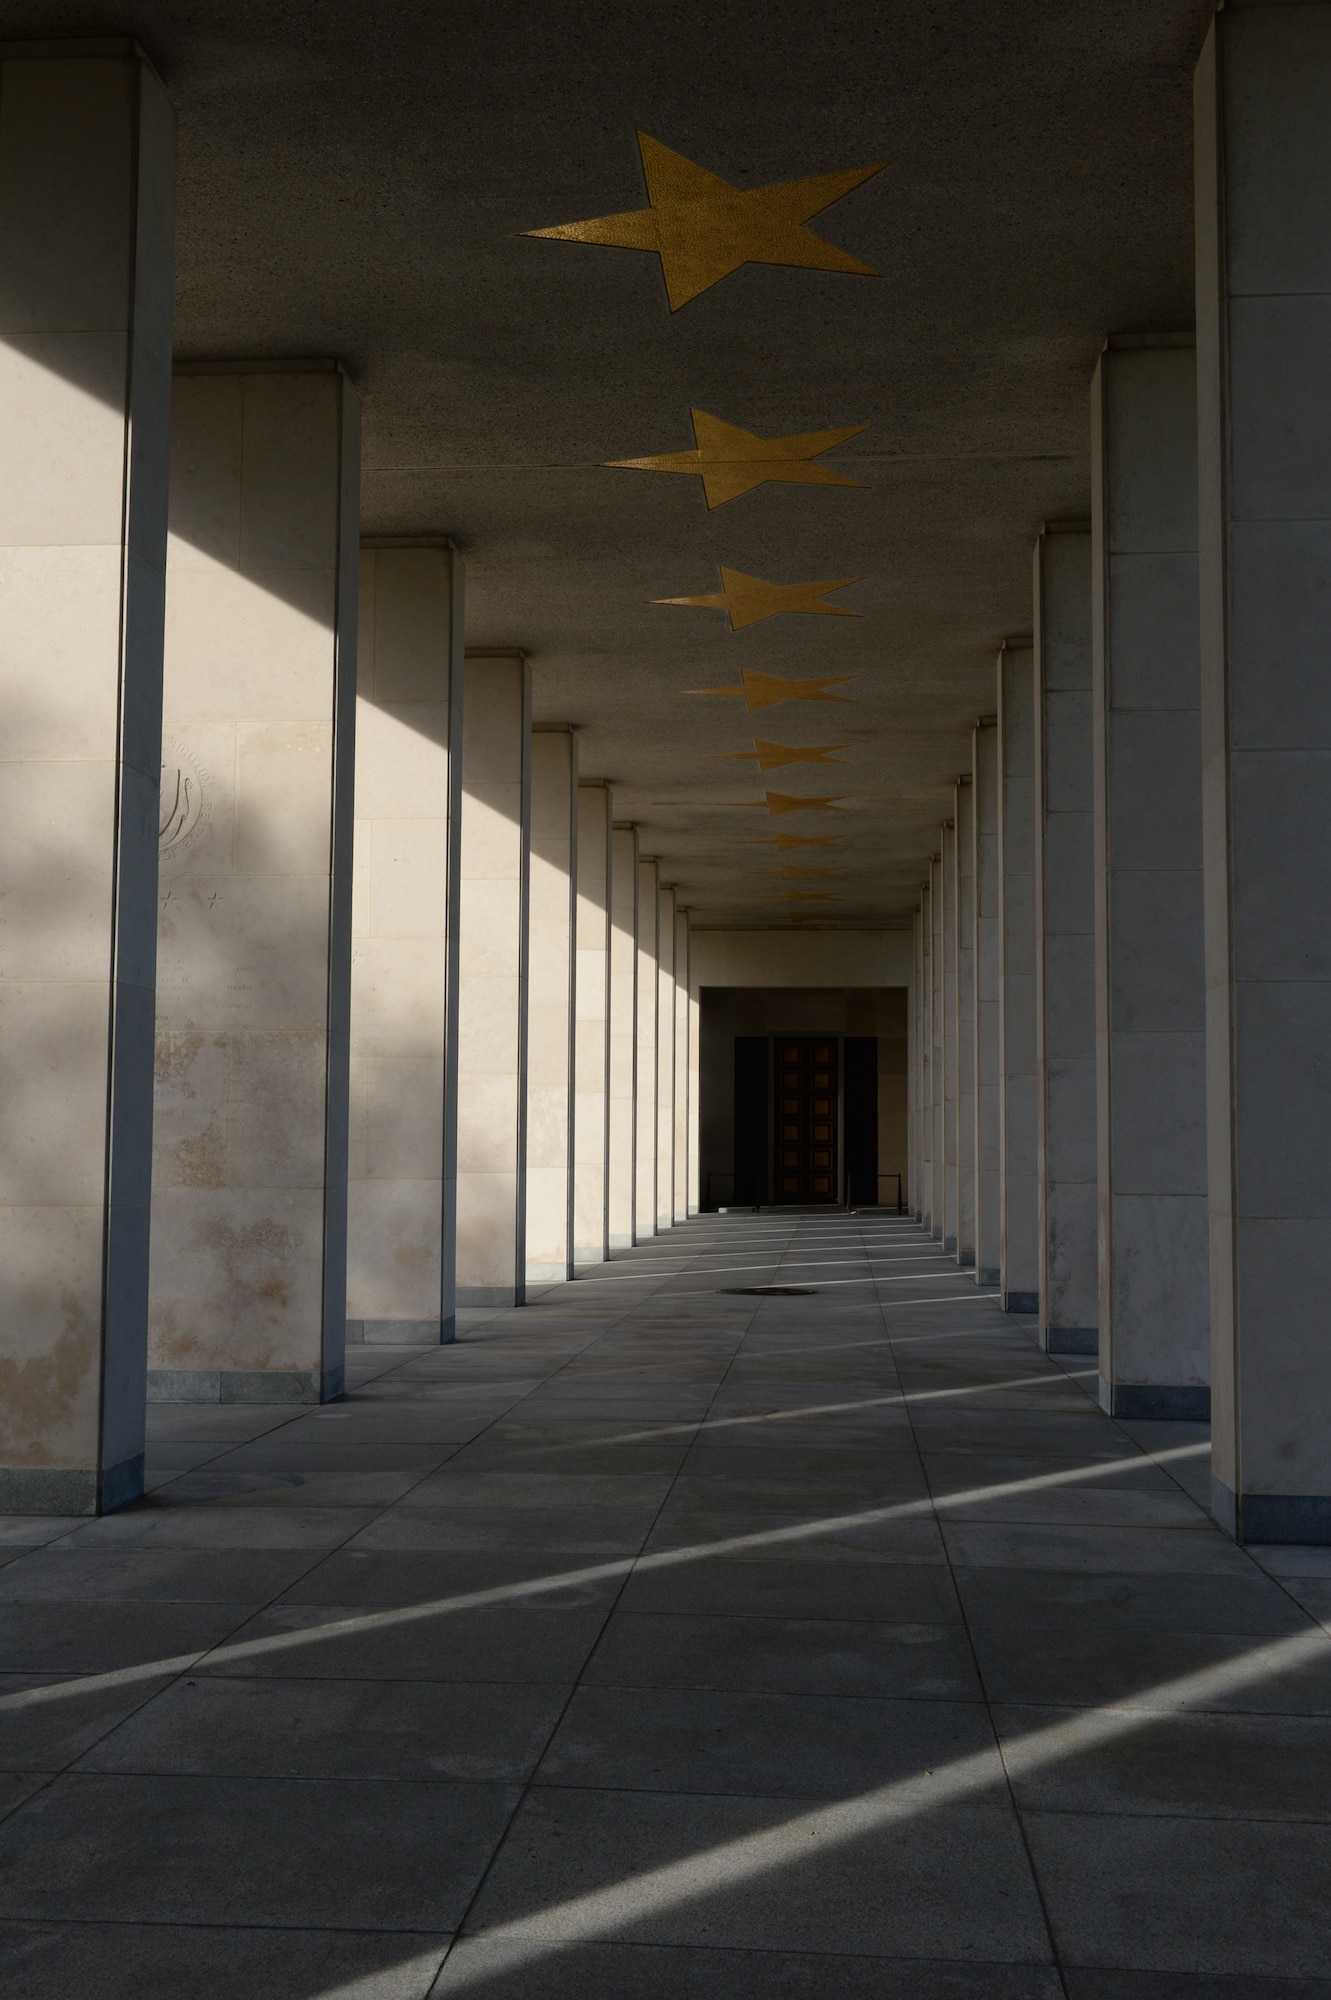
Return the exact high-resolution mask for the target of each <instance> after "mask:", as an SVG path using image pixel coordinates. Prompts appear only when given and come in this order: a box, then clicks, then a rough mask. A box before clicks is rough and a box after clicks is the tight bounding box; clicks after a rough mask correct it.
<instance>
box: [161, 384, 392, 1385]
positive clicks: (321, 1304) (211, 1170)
mask: <svg viewBox="0 0 1331 2000" xmlns="http://www.w3.org/2000/svg"><path fill="white" fill-rule="evenodd" d="M359 473H360V437H359V406H358V402H357V398H356V395H355V392H354V391H353V390H352V388H351V386H350V384H349V383H348V381H347V379H346V377H345V376H344V374H343V373H342V371H341V369H340V368H339V367H338V366H337V364H336V363H334V362H326V363H325V362H317V361H316V362H290V363H288V362H254V363H244V364H237V365H232V364H230V363H197V364H190V365H188V366H186V367H184V368H181V369H179V370H177V377H176V388H175V395H174V399H173V409H172V448H171V547H170V557H169V572H168V578H167V600H166V678H165V699H164V710H163V748H162V769H163V814H162V820H163V825H162V856H161V894H160V915H159V924H158V988H157V1094H156V1129H155V1133H154V1149H153V1151H154V1162H153V1221H152V1230H153V1244H152V1249H153V1255H152V1285H151V1305H150V1334H149V1369H150V1372H149V1395H150V1397H152V1398H153V1399H155V1400H157V1401H177V1400H182V1399H183V1400H186V1401H189V1402H209V1401H221V1402H247V1403H252V1402H298V1403H300V1402H321V1401H326V1400H328V1399H329V1398H331V1397H336V1396H340V1395H341V1394H342V1385H343V1363H344V1358H345V1355H344V1349H345V1339H346V1270H347V1148H348V1118H349V1105H348V1091H349V1065H350V1009H351V849H352V835H353V820H352V814H353V797H354V790H353V781H354V758H355V723H356V699H355V696H356V586H357V570H358V567H359V561H360V547H359V537H360V522H359V497H358V496H359Z"/></svg>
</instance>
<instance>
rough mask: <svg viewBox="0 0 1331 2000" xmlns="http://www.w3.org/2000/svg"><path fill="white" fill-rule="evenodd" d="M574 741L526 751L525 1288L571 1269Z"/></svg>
mask: <svg viewBox="0 0 1331 2000" xmlns="http://www.w3.org/2000/svg"><path fill="white" fill-rule="evenodd" d="M577 810H578V741H577V737H576V736H575V735H574V734H573V732H572V730H570V729H541V730H538V731H536V733H535V734H534V736H533V738H532V746H531V879H530V888H529V893H528V906H527V981H528V989H529V992H530V995H531V1005H530V1008H529V1012H528V1021H527V1064H526V1076H525V1087H526V1098H527V1102H526V1120H525V1123H526V1176H527V1186H526V1275H527V1280H528V1282H530V1283H532V1284H542V1283H543V1284H550V1283H553V1282H556V1281H558V1280H562V1279H565V1278H568V1277H569V1276H570V1275H571V1273H572V1269H573V1240H572V1227H573V1181H572V1169H573V1032H574V1019H573V1005H574V1002H573V992H574V976H575V972H576V961H577V944H576V934H575V929H574V926H575V920H576V897H575V870H576V866H577V833H578V822H577Z"/></svg>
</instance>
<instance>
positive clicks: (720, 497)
mask: <svg viewBox="0 0 1331 2000" xmlns="http://www.w3.org/2000/svg"><path fill="white" fill-rule="evenodd" d="M689 415H690V416H691V417H692V418H693V438H694V443H695V444H696V446H697V450H696V451H671V452H663V453H662V454H660V455H659V456H658V457H656V458H608V459H606V460H605V464H606V465H607V466H613V467H616V468H623V469H624V470H627V471H632V472H691V473H693V474H694V476H695V477H696V478H700V479H701V480H702V490H703V494H704V496H705V498H706V501H707V505H708V507H709V508H711V507H721V506H724V504H725V502H726V501H727V500H738V499H739V497H740V495H741V494H743V493H751V492H752V491H753V489H754V487H755V486H765V485H767V484H768V483H769V482H770V481H781V482H784V483H785V484H786V485H790V486H863V484H864V481H863V480H862V479H849V478H847V476H846V474H845V473H844V472H838V471H837V469H836V468H835V466H831V465H815V464H814V462H813V461H814V460H815V459H816V458H817V456H818V454H819V452H823V451H830V450H831V449H832V446H833V445H834V444H844V443H845V442H846V439H847V438H853V437H858V436H859V434H860V432H861V431H867V430H868V428H869V426H868V425H867V424H853V425H852V426H851V427H850V429H849V430H840V431H804V432H802V433H800V435H798V436H796V437H781V438H762V437H757V436H755V434H754V433H753V432H752V431H742V430H741V429H740V428H739V426H738V424H727V423H725V422H723V421H722V419H721V418H720V417H709V416H708V414H707V412H706V410H690V412H689Z"/></svg>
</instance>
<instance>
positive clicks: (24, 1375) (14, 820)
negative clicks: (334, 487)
mask: <svg viewBox="0 0 1331 2000" xmlns="http://www.w3.org/2000/svg"><path fill="white" fill-rule="evenodd" d="M174 155H175V126H174V117H173V113H172V110H171V107H170V104H169V103H168V101H167V97H166V94H165V92H164V91H163V89H162V86H161V84H160V82H159V81H158V79H157V77H156V75H155V74H154V72H153V71H152V69H151V68H150V66H149V65H148V63H147V62H145V61H144V59H143V57H142V56H141V55H140V54H139V53H138V51H137V50H136V49H135V48H134V47H133V45H132V44H130V43H128V42H125V43H121V44H114V43H98V44H92V45H88V46H87V48H86V49H85V48H83V47H81V45H79V44H77V43H70V44H69V45H68V48H67V50H66V51H62V52H61V53H60V54H58V55H57V54H54V53H51V52H45V53H43V52H40V51H38V50H35V49H30V50H26V51H25V50H18V51H15V50H6V49H5V48H4V47H3V45H0V266H3V271H4V286H3V298H2V300H0V336H3V338H2V339H0V406H2V407H3V410H4V422H3V425H2V426H0V676H2V677H3V685H4V695H5V732H4V740H3V742H2V743H0V820H2V821H3V827H4V841H3V848H2V849H0V853H2V856H3V858H2V859H0V889H2V890H3V910H4V959H3V969H2V971H0V1159H3V1187H4V1200H3V1204H2V1205H0V1271H3V1274H4V1277H3V1287H2V1288H0V1299H2V1300H3V1310H2V1311H0V1381H2V1382H3V1386H4V1393H3V1397H0V1512H4V1513H54V1514H85V1513H86V1514H91V1513H100V1512H103V1511H105V1510H107V1509H110V1508H113V1507H118V1506H120V1505H122V1504H123V1503H124V1502H125V1501H127V1500H132V1499H134V1498H136V1497H137V1496H138V1494H139V1493H140V1492H141V1491H142V1489H143V1438H144V1371H145V1366H146V1343H147V1310H148V1221H149V1192H150V1181H151V1172H152V1158H151V1146H152V1071H153V987H154V955H155V951H156V936H157V920H156V888H157V816H158V768H159V763H160V748H161V697H162V615H163V614H162V603H163V594H164V583H165V569H166V537H167V479H168V466H167V453H168V444H167V440H168V433H169V424H170V402H171V310H172V263H173V249H174V222H173V203H174V190H175V157H174Z"/></svg>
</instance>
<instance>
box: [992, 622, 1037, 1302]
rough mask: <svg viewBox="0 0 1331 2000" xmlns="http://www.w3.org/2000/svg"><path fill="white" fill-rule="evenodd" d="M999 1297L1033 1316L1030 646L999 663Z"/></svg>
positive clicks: (1019, 644) (1006, 649) (1009, 652)
mask: <svg viewBox="0 0 1331 2000" xmlns="http://www.w3.org/2000/svg"><path fill="white" fill-rule="evenodd" d="M997 736H998V759H997V762H998V1040H999V1089H998V1121H999V1137H998V1160H999V1217H1000V1221H999V1232H1000V1238H1001V1241H1000V1245H999V1257H998V1264H999V1280H998V1283H999V1292H1000V1294H1001V1297H1002V1303H1003V1310H1004V1311H1005V1312H1020V1313H1035V1312H1039V1310H1040V1251H1039V1231H1038V1221H1037V1200H1036V1163H1035V1127H1036V1113H1035V1097H1036V1091H1035V668H1034V656H1033V653H1032V649H1031V646H1030V644H1029V642H1027V641H1026V640H1021V639H1014V640H1009V641H1008V642H1007V643H1006V644H1005V645H1004V646H1003V648H1002V650H1001V652H1000V653H999V655H998V726H997Z"/></svg>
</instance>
